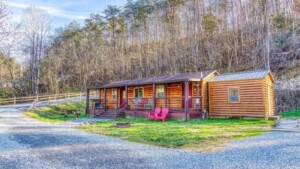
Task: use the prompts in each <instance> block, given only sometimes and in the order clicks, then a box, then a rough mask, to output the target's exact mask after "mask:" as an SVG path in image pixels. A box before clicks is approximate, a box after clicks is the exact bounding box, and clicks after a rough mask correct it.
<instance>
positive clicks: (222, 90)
mask: <svg viewBox="0 0 300 169" xmlns="http://www.w3.org/2000/svg"><path fill="white" fill-rule="evenodd" d="M273 85H274V79H273V76H272V73H271V72H270V71H268V70H259V71H251V72H238V73H229V74H222V75H221V74H219V73H218V72H217V71H216V70H212V71H201V72H196V73H184V74H177V75H168V76H159V77H153V78H141V79H134V80H122V81H116V82H113V83H110V84H107V85H105V86H102V87H89V88H88V89H87V97H86V113H87V114H90V115H91V116H95V114H96V113H97V111H98V110H97V109H98V108H97V107H99V105H101V106H103V109H104V111H102V112H101V113H100V114H99V117H102V118H113V117H118V115H119V113H120V110H121V111H122V112H125V116H126V117H140V118H147V115H148V113H149V112H150V111H152V110H153V109H154V108H155V107H167V108H169V110H170V113H169V115H168V119H175V120H189V119H193V118H207V117H234V116H238V117H258V118H268V117H270V116H273V115H274V107H275V104H274V87H273ZM91 91H97V92H98V94H97V95H90V93H91Z"/></svg>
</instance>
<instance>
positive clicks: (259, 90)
mask: <svg viewBox="0 0 300 169" xmlns="http://www.w3.org/2000/svg"><path fill="white" fill-rule="evenodd" d="M263 84H264V79H253V80H244V81H243V80H241V81H224V82H210V83H209V99H210V100H209V103H210V106H209V115H210V116H223V117H224V116H225V117H226V116H243V117H265V107H264V103H265V97H264V92H263V91H264V85H263ZM229 87H239V88H240V102H239V103H230V102H229V99H228V96H229V95H228V94H229Z"/></svg>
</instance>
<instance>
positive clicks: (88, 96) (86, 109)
mask: <svg viewBox="0 0 300 169" xmlns="http://www.w3.org/2000/svg"><path fill="white" fill-rule="evenodd" d="M85 98H86V101H85V104H86V105H85V114H86V115H87V114H88V110H89V108H90V103H89V101H90V89H86V97H85Z"/></svg>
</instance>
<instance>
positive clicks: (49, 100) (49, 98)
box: [48, 96, 51, 106]
mask: <svg viewBox="0 0 300 169" xmlns="http://www.w3.org/2000/svg"><path fill="white" fill-rule="evenodd" d="M48 102H49V106H50V105H51V96H49V97H48Z"/></svg>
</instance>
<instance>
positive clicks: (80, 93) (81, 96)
mask: <svg viewBox="0 0 300 169" xmlns="http://www.w3.org/2000/svg"><path fill="white" fill-rule="evenodd" d="M81 97H82V92H80V99H79V100H80V101H81V99H82V98H81Z"/></svg>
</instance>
